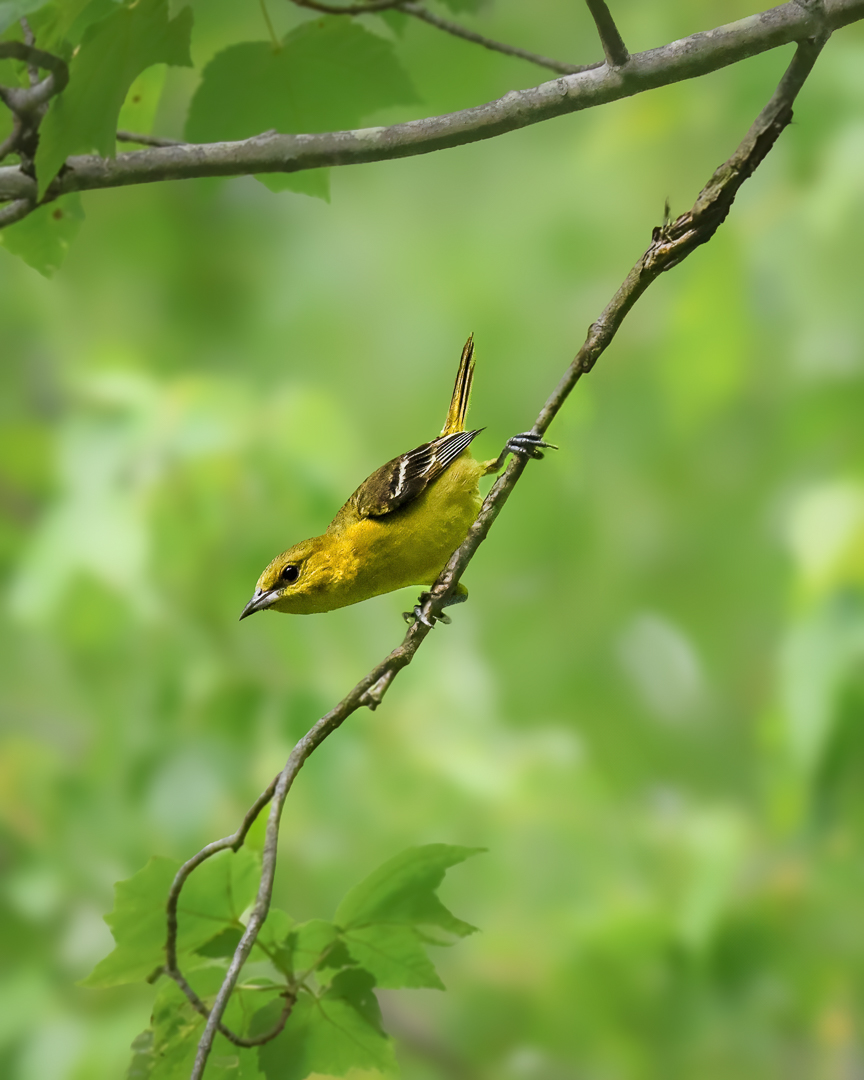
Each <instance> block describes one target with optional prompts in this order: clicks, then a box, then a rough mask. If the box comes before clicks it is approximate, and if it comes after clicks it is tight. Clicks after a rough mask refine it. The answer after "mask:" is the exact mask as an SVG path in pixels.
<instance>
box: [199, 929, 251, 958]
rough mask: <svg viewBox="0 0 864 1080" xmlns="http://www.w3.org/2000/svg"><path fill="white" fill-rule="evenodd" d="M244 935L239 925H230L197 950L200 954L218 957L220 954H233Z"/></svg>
mask: <svg viewBox="0 0 864 1080" xmlns="http://www.w3.org/2000/svg"><path fill="white" fill-rule="evenodd" d="M242 937H243V931H242V930H241V929H240V927H239V926H229V927H227V928H226V929H225V930H223V931H222V933H221V934H217V935H216V937H214V938H211V939H210V940H209V941H205V942H204V944H203V945H200V946H199V947H198V948H197V949H196V950H195V952H196V953H197V954H198V955H199V956H209V957H217V958H218V957H220V956H233V955H234V952H235V950H236V949H237V946H238V945H239V944H240V938H242Z"/></svg>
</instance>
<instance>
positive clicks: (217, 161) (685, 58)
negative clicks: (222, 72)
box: [0, 0, 864, 203]
mask: <svg viewBox="0 0 864 1080" xmlns="http://www.w3.org/2000/svg"><path fill="white" fill-rule="evenodd" d="M860 19H864V0H824V4H822V3H821V0H820V2H816V0H788V3H784V4H780V5H779V6H778V7H774V8H770V9H769V10H767V11H763V12H761V13H759V14H757V15H751V16H749V17H748V18H746V19H740V20H738V21H737V22H734V23H729V24H728V25H727V26H720V27H717V28H716V29H714V30H709V31H706V32H704V33H699V34H693V35H691V36H690V37H687V38H682V39H681V40H680V41H673V42H670V43H669V44H667V45H663V46H661V47H660V48H657V49H649V50H648V51H647V52H642V53H636V54H633V55H631V56H630V58H629V59H628V60H627V62H626V63H625V64H623V65H622V66H618V67H615V66H610V65H609V64H601V65H599V66H598V67H596V68H592V69H590V70H587V71H582V72H580V73H578V74H575V75H562V76H560V77H559V78H557V79H554V80H552V81H551V82H546V83H542V84H541V85H539V86H534V87H531V88H529V89H526V90H514V91H511V92H510V93H509V94H506V95H505V96H504V97H502V98H499V99H498V100H497V101H490V102H488V103H486V104H484V105H478V106H475V107H472V108H469V109H463V110H461V111H459V112H455V113H448V114H446V115H442V116H432V117H427V118H425V119H421V120H411V121H409V122H408V123H404V124H393V125H392V126H390V127H373V128H365V129H362V130H358V131H331V132H323V133H320V134H303V135H285V134H278V133H276V132H266V133H263V134H261V135H257V136H255V137H254V138H251V139H245V140H243V141H240V142H220V143H206V144H202V145H195V144H190V143H184V144H180V145H160V146H152V147H148V148H146V149H143V150H134V151H132V152H130V153H123V154H118V155H117V156H116V158H102V157H98V156H97V155H95V154H84V155H80V156H72V157H69V158H68V159H67V160H66V163H65V167H64V169H63V171H62V173H61V174H60V175H59V176H58V177H56V179H55V180H53V181H52V183H51V185H50V186H49V189H48V192H47V194H46V199H53V198H56V197H57V196H59V195H64V194H67V193H69V192H72V191H92V190H96V189H102V188H110V187H125V186H127V185H130V184H148V183H156V182H160V181H163V180H185V179H190V178H192V177H198V176H245V175H247V174H252V175H255V174H258V173H266V172H281V173H290V172H299V171H301V170H304V169H314V168H319V167H321V166H332V165H352V164H360V163H362V162H368V161H385V160H392V159H394V158H400V157H410V156H413V155H415V154H428V153H432V152H434V151H436V150H443V149H445V148H447V147H453V146H463V145H466V144H468V143H473V142H478V141H479V140H481V139H491V138H495V137H496V136H498V135H502V134H504V133H505V132H508V131H515V130H516V129H518V128H522V127H527V126H528V125H530V124H537V123H541V122H542V121H544V120H548V119H550V118H551V117H554V116H563V115H565V114H568V113H574V112H578V111H580V110H582V109H590V108H594V107H595V106H597V105H603V104H606V103H607V102H610V101H618V100H620V99H621V98H625V97H632V96H633V95H635V94H640V93H643V92H644V91H646V90H653V89H656V88H657V87H659V86H668V85H670V84H671V83H675V82H680V81H682V80H684V79H692V78H696V77H698V76H701V75H705V74H707V73H708V72H711V71H716V70H717V69H718V68H722V67H727V66H728V65H730V64H735V63H737V62H738V61H740V60H744V59H746V58H748V57H750V56H755V55H757V54H758V53H763V52H767V51H768V50H769V49H775V48H777V47H778V46H781V45H786V44H789V43H790V42H798V41H802V40H804V39H806V38H811V37H814V36H816V35H818V34H821V33H822V32H823V30H826V31H832V30H836V29H837V28H838V27H841V26H846V25H848V24H849V23H853V22H856V21H858V20H860ZM162 141H163V142H165V141H167V140H162ZM36 193H37V185H36V181H35V179H34V178H33V176H32V175H29V174H28V173H27V172H26V171H24V170H22V169H21V168H18V167H8V166H7V167H5V168H0V201H3V200H13V199H30V200H31V201H32V202H34V203H35V199H36Z"/></svg>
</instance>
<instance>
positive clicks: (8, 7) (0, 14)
mask: <svg viewBox="0 0 864 1080" xmlns="http://www.w3.org/2000/svg"><path fill="white" fill-rule="evenodd" d="M47 3H48V0H0V34H2V33H3V31H4V30H6V29H7V28H8V27H10V26H11V25H12V23H14V22H18V20H19V19H20V18H23V16H25V15H29V14H30V13H31V12H32V11H38V10H39V8H41V7H45V5H46V4H47Z"/></svg>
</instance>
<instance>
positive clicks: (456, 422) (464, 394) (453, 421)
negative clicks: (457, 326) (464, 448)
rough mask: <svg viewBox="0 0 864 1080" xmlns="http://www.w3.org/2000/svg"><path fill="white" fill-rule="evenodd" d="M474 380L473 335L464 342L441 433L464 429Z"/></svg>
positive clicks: (448, 433)
mask: <svg viewBox="0 0 864 1080" xmlns="http://www.w3.org/2000/svg"><path fill="white" fill-rule="evenodd" d="M473 382H474V335H473V334H472V335H471V336H470V337H469V338H468V340H467V341H466V342H465V348H464V349H463V350H462V359H461V360H460V361H459V371H458V373H457V375H456V385H455V386H454V387H453V397H452V398H451V399H450V408H449V410H448V411H447V420H446V422H445V424H444V427H443V428H442V430H441V434H442V435H452V434H453V432H454V431H464V430H465V417H466V416H467V415H468V402H469V401H470V400H471V384H472V383H473Z"/></svg>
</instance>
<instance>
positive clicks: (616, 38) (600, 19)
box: [585, 0, 630, 67]
mask: <svg viewBox="0 0 864 1080" xmlns="http://www.w3.org/2000/svg"><path fill="white" fill-rule="evenodd" d="M585 3H586V4H587V5H588V10H589V11H590V12H591V17H592V19H593V20H594V23H595V25H596V26H597V33H598V34H599V35H600V44H601V45H602V46H603V52H604V53H605V54H606V63H607V64H608V65H609V67H623V66H624V64H626V63H627V61H628V60H629V59H630V53H629V52H627V47H626V45H625V44H624V39H623V38H622V37H621V35H620V33H619V32H618V27H617V26H616V25H615V20H614V19H613V18H612V13H611V12H610V10H609V8H608V7H607V6H606V2H605V0H585Z"/></svg>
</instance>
